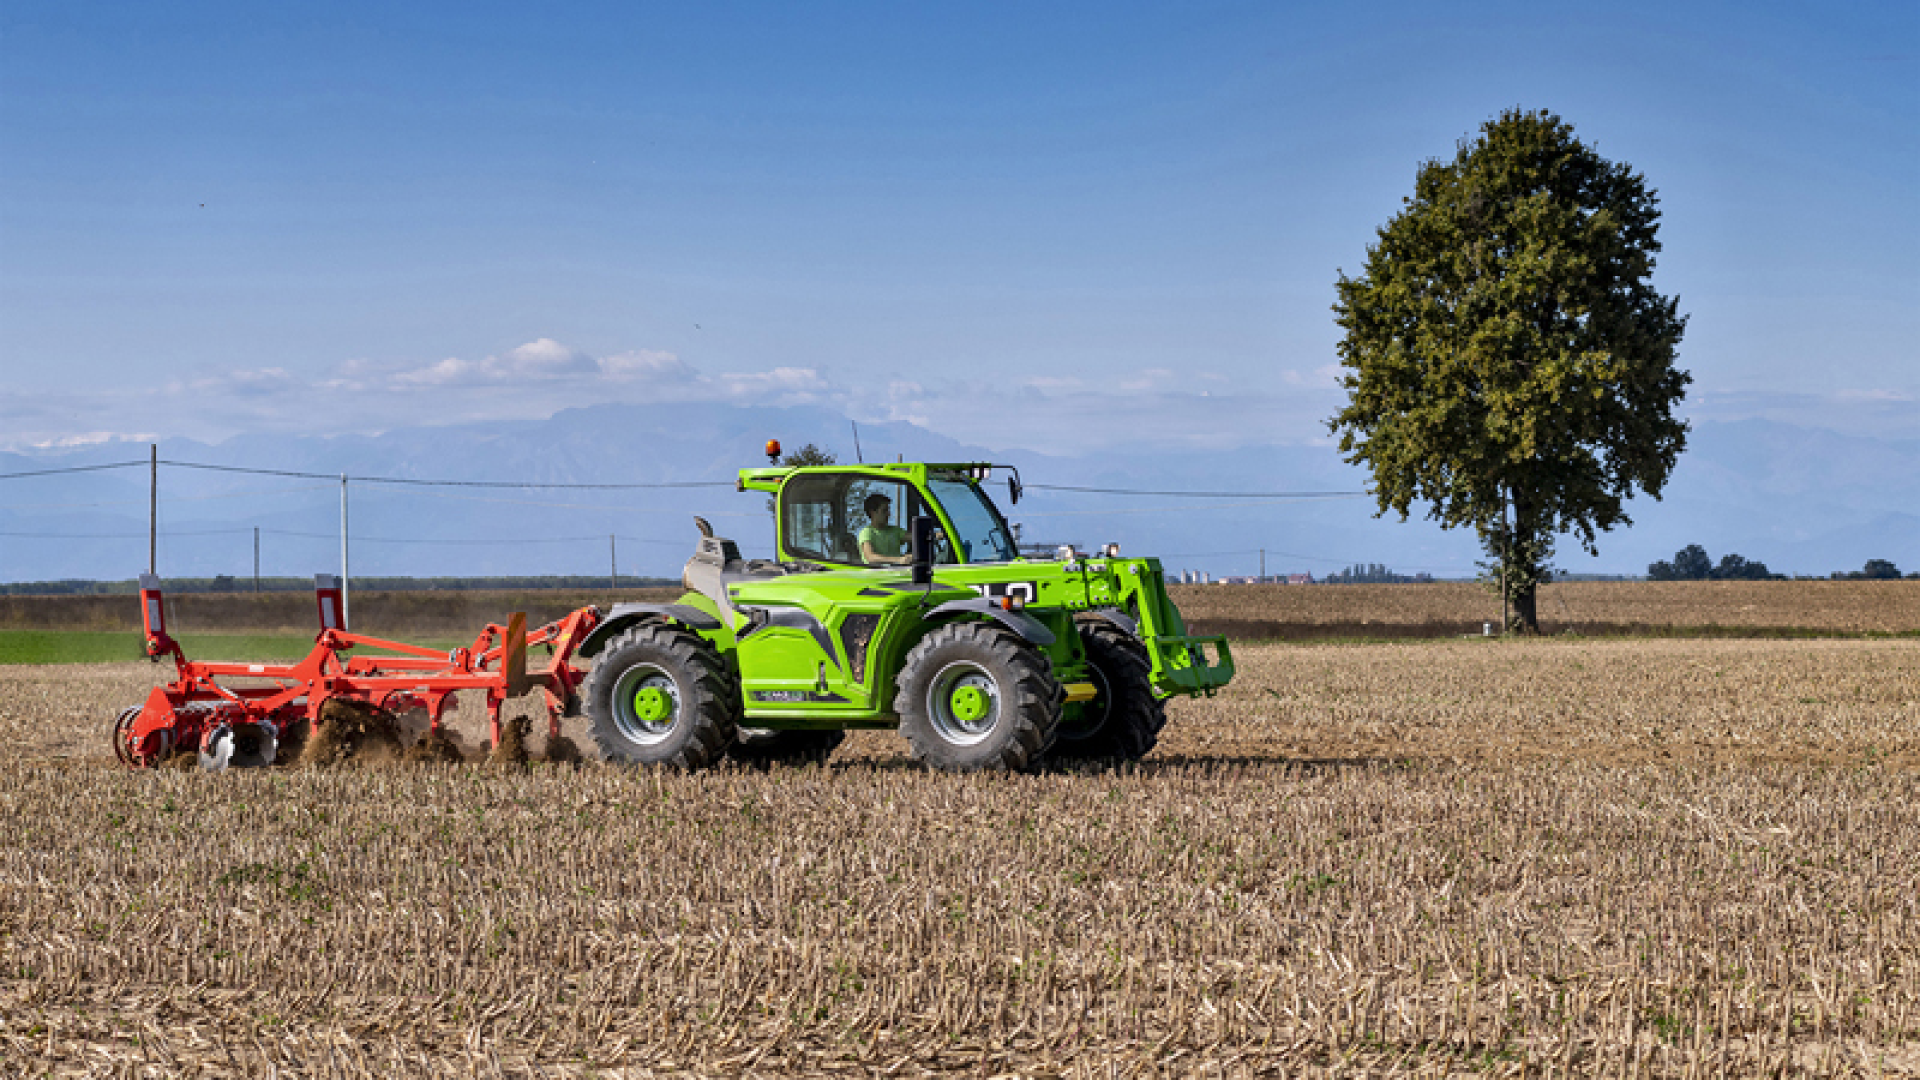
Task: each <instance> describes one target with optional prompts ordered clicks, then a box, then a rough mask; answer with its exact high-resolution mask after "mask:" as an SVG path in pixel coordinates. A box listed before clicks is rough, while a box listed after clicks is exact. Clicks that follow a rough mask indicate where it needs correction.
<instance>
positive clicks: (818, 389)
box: [720, 367, 829, 400]
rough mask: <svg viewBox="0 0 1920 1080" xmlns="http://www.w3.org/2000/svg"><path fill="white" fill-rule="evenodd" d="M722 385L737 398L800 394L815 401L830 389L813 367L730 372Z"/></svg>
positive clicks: (730, 394) (729, 393) (721, 377)
mask: <svg viewBox="0 0 1920 1080" xmlns="http://www.w3.org/2000/svg"><path fill="white" fill-rule="evenodd" d="M720 384H721V385H722V386H724V387H726V390H727V394H728V395H729V396H730V397H734V398H760V397H768V396H777V395H800V396H801V397H802V398H803V399H805V400H814V399H815V398H816V397H817V395H819V394H820V393H822V392H824V391H826V390H827V389H829V387H828V385H827V381H826V380H825V379H823V378H821V377H820V373H819V372H818V371H816V370H814V369H813V368H796V367H777V368H774V369H773V370H772V371H750V372H730V373H728V374H725V375H722V376H720Z"/></svg>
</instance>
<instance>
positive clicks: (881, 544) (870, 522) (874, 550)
mask: <svg viewBox="0 0 1920 1080" xmlns="http://www.w3.org/2000/svg"><path fill="white" fill-rule="evenodd" d="M862 505H863V508H864V509H865V510H866V512H867V524H866V525H865V526H864V527H863V528H861V530H860V535H859V537H858V539H859V542H860V558H861V559H862V560H863V561H864V562H866V563H867V565H869V566H883V565H889V564H892V565H904V564H906V563H910V562H912V561H913V556H912V555H910V554H908V553H907V530H905V529H903V528H901V527H900V526H898V525H889V524H887V513H888V511H889V510H890V509H891V508H892V506H893V500H891V499H889V498H887V497H886V496H885V495H881V494H879V493H878V492H876V493H874V494H872V495H869V496H867V501H866V502H865V503H864V504H862Z"/></svg>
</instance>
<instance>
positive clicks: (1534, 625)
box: [1512, 575, 1540, 634]
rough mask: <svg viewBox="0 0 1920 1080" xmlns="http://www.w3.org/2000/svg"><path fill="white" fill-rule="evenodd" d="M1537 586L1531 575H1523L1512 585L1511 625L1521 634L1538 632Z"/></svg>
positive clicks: (1538, 594) (1538, 596)
mask: <svg viewBox="0 0 1920 1080" xmlns="http://www.w3.org/2000/svg"><path fill="white" fill-rule="evenodd" d="M1539 598H1540V593H1539V586H1538V585H1537V584H1536V583H1535V582H1534V580H1533V578H1532V576H1531V575H1523V576H1522V577H1521V578H1520V580H1518V581H1516V582H1514V585H1513V627H1512V629H1514V630H1515V631H1517V632H1519V633H1522V634H1538V633H1539V632H1540V616H1539V603H1538V601H1539Z"/></svg>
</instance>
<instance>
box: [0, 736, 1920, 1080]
mask: <svg viewBox="0 0 1920 1080" xmlns="http://www.w3.org/2000/svg"><path fill="white" fill-rule="evenodd" d="M0 774H3V775H4V781H5V782H4V784H0V810H3V811H4V813H5V815H6V818H7V820H9V821H11V822H15V823H17V832H16V835H15V836H14V837H12V838H11V840H10V842H9V843H8V844H7V845H6V846H5V847H4V848H0V880H5V881H7V882H8V883H10V884H9V888H8V889H7V890H6V891H5V892H4V894H0V897H3V899H0V903H3V904H4V908H0V916H4V920H5V923H6V925H7V926H8V928H9V934H8V935H7V937H6V939H5V944H4V946H0V963H3V965H4V972H5V978H4V981H0V1007H3V1008H4V1009H5V1014H6V1015H7V1017H8V1024H7V1025H6V1031H7V1034H6V1036H5V1038H4V1039H0V1060H4V1061H5V1062H7V1063H10V1064H12V1065H14V1066H15V1067H21V1068H25V1069H30V1070H33V1071H36V1072H37V1071H39V1070H43V1069H47V1070H53V1071H56V1072H58V1071H67V1072H76V1073H77V1072H79V1071H81V1070H83V1069H87V1068H94V1069H98V1068H101V1067H104V1066H106V1065H108V1064H109V1063H119V1064H120V1065H125V1066H136V1065H137V1066H144V1067H146V1068H150V1069H151V1068H157V1069H161V1070H163V1071H178V1072H185V1071H190V1070H191V1069H195V1068H198V1069H201V1070H203V1072H202V1074H203V1075H213V1076H238V1075H261V1074H263V1073H264V1072H265V1071H266V1070H267V1068H268V1067H270V1066H271V1067H275V1068H278V1069H281V1070H291V1071H293V1072H295V1073H297V1074H299V1075H308V1074H311V1073H314V1072H325V1073H328V1074H334V1073H340V1074H344V1075H374V1074H378V1073H381V1072H383V1071H388V1070H392V1069H396V1068H404V1071H406V1072H408V1073H412V1074H419V1075H431V1074H440V1075H452V1074H455V1073H459V1072H462V1071H464V1070H467V1069H470V1068H473V1067H476V1066H477V1067H480V1068H482V1069H483V1070H487V1071H489V1072H491V1070H492V1068H493V1065H492V1063H493V1062H497V1063H498V1068H499V1070H500V1072H502V1073H505V1074H508V1075H533V1074H535V1073H536V1072H537V1071H542V1070H544V1074H545V1075H554V1074H556V1073H558V1074H563V1075H582V1074H585V1073H586V1072H588V1071H589V1070H595V1069H597V1070H602V1071H604V1070H606V1069H608V1068H622V1069H626V1070H630V1071H629V1073H628V1075H636V1074H638V1072H639V1071H640V1070H642V1069H654V1070H663V1071H665V1070H692V1071H697V1072H701V1073H721V1074H728V1073H742V1072H755V1073H759V1074H763V1075H783V1074H791V1073H796V1072H809V1071H816V1072H824V1071H828V1070H845V1069H850V1070H855V1071H870V1072H878V1071H881V1070H883V1069H887V1068H889V1067H893V1068H895V1069H896V1070H905V1071H907V1072H909V1073H913V1072H922V1071H954V1072H969V1073H977V1072H986V1073H989V1074H991V1073H1002V1072H1014V1071H1018V1072H1024V1073H1041V1072H1044V1073H1059V1072H1068V1071H1074V1070H1084V1071H1086V1072H1089V1073H1091V1072H1095V1071H1097V1072H1099V1073H1101V1074H1105V1073H1106V1071H1107V1070H1108V1069H1109V1068H1111V1069H1113V1070H1115V1071H1117V1072H1120V1073H1123V1074H1129V1075H1131V1074H1137V1073H1139V1072H1143V1071H1155V1070H1163V1071H1166V1072H1176V1073H1188V1072H1192V1071H1195V1070H1200V1069H1204V1068H1208V1067H1210V1066H1211V1067H1217V1069H1218V1071H1220V1072H1223V1073H1226V1074H1230V1075H1231V1074H1252V1073H1271V1072H1276V1071H1282V1070H1284V1071H1289V1072H1302V1071H1308V1070H1318V1069H1332V1068H1334V1067H1335V1066H1338V1067H1340V1068H1341V1069H1343V1070H1346V1071H1354V1070H1358V1069H1371V1070H1375V1071H1380V1070H1386V1069H1391V1068H1398V1069H1402V1070H1406V1071H1419V1072H1427V1073H1438V1072H1443V1071H1447V1070H1455V1069H1462V1068H1487V1067H1502V1066H1515V1065H1519V1064H1521V1063H1526V1064H1527V1065H1529V1066H1530V1067H1532V1068H1533V1069H1535V1070H1538V1069H1540V1068H1542V1067H1544V1066H1549V1065H1551V1066H1555V1067H1559V1068H1565V1067H1568V1066H1570V1067H1571V1068H1572V1069H1573V1070H1574V1071H1576V1072H1579V1073H1597V1072H1607V1073H1612V1072H1614V1071H1616V1070H1617V1071H1622V1072H1632V1073H1635V1074H1638V1073H1639V1072H1641V1071H1646V1072H1650V1073H1653V1074H1655V1075H1681V1074H1683V1073H1685V1072H1686V1071H1688V1070H1713V1069H1719V1068H1725V1069H1728V1070H1730V1071H1732V1072H1735V1073H1741V1074H1751V1073H1758V1072H1762V1071H1768V1072H1770V1071H1772V1070H1775V1069H1778V1068H1780V1067H1782V1066H1791V1067H1792V1068H1794V1069H1795V1070H1804V1071H1808V1072H1826V1071H1845V1072H1871V1071H1874V1070H1876V1069H1887V1070H1900V1069H1907V1070H1912V1069H1916V1068H1920V809H1916V807H1920V798H1917V797H1920V777H1916V775H1915V774H1913V773H1908V772H1904V771H1893V770H1824V771H1818V772H1808V771H1805V770H1800V769H1792V768H1759V769H1752V770H1739V771H1735V770H1728V769H1723V768H1715V767H1683V768H1649V769H1639V770H1617V769H1611V768H1606V767H1602V766H1597V765H1587V764H1575V765H1546V764H1539V765H1531V766H1527V765H1523V766H1517V767H1506V768H1488V767H1485V766H1483V765H1460V766H1451V765H1443V764H1437V763H1436V764H1430V765H1422V766H1415V767H1408V768H1392V767H1382V766H1369V767H1341V768H1303V767H1298V766H1277V765H1227V766H1218V765H1216V766H1201V765H1178V766H1161V767H1155V766H1149V767H1143V768H1138V769H1133V770H1129V771H1126V772H1124V773H1119V774H1111V775H1094V776H1080V775H1071V776H1069V775H1051V776H1040V777H1000V776H986V777H982V776H965V777H954V776H943V775H933V774H925V773H921V772H917V771H909V770H904V769H888V768H874V767H866V766H861V767H853V768H841V769H824V770H823V769H776V770H773V771H771V772H764V773H763V772H747V771H739V772H733V771H728V772H719V773H706V774H698V775H693V776H685V775H676V774H666V773H648V772H630V771H626V770H615V769H592V770H586V771H573V770H556V769H551V768H536V769H533V770H530V771H522V770H512V771H495V770H474V769H464V770H419V769H416V770H405V769H401V770H392V769H389V770H375V771H361V772H354V771H349V772H331V771H319V772H312V771H296V772H289V773H267V772H252V773H229V774H225V775H222V776H207V775H203V774H193V773H184V774H177V773H150V774H132V773H125V772H118V771H112V770H109V769H106V768H93V767H71V766H70V767H64V768H61V767H53V768H46V767H40V768H28V767H22V766H20V765H18V764H11V765H7V766H0ZM53 806H60V807H64V808H66V812H65V813H61V814H48V813H45V812H44V810H45V808H47V807H53Z"/></svg>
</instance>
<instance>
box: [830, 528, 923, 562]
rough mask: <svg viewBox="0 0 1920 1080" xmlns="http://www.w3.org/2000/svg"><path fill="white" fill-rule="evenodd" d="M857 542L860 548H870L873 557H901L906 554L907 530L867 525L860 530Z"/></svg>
mask: <svg viewBox="0 0 1920 1080" xmlns="http://www.w3.org/2000/svg"><path fill="white" fill-rule="evenodd" d="M842 535H844V534H842ZM859 541H860V546H861V547H863V548H867V547H870V548H872V549H873V553H874V554H875V555H902V554H905V553H906V548H907V530H905V529H903V528H901V527H900V526H898V525H868V526H867V527H866V528H863V529H861V530H860V536H859Z"/></svg>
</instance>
